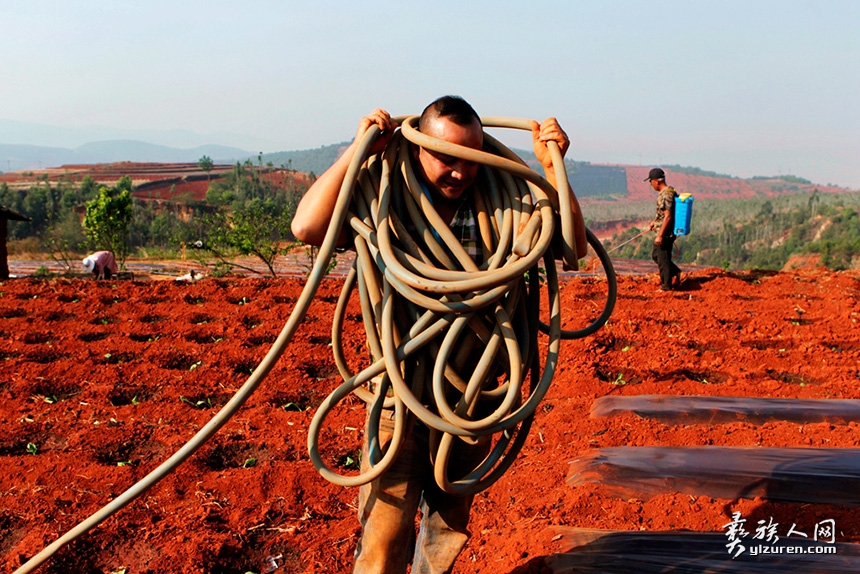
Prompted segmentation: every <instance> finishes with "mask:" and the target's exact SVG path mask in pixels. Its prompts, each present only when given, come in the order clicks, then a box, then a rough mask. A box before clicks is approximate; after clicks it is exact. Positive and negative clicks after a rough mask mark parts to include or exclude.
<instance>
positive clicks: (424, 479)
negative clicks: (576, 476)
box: [292, 96, 586, 574]
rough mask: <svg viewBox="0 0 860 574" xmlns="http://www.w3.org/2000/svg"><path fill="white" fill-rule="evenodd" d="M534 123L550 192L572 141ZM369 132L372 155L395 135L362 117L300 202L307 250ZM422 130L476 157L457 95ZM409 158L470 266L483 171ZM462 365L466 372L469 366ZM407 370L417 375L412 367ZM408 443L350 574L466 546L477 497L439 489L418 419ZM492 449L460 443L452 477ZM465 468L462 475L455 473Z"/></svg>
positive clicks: (436, 157) (374, 494) (467, 114)
mask: <svg viewBox="0 0 860 574" xmlns="http://www.w3.org/2000/svg"><path fill="white" fill-rule="evenodd" d="M532 124H533V125H532V138H533V143H534V151H535V155H536V156H537V158H538V160H539V161H540V163H541V165H542V166H544V170H545V173H546V179H547V180H548V181H549V182H550V184H552V185H553V186H555V185H556V178H555V172H554V168H553V164H552V159H551V155H550V151H549V149H548V142H556V143H557V144H558V146H559V148H560V150H561V153H562V154H564V153H565V152H566V151H567V148H568V146H569V140H568V137H567V135H566V134H565V132H564V131H563V130H562V129H561V127H560V126H559V124H558V122H557V121H556V120H555V118H550V119H547V120H545V121H544V122H543V123H541V124H538V122H532ZM374 125H375V126H377V127H378V128H379V130H380V132H381V133H380V135H379V137H378V138H377V140H376V141H375V142H374V144H373V146H372V148H371V153H372V154H379V153H380V152H382V151H383V150H384V149H385V146H386V144H387V143H388V142H389V140H391V137H392V135H393V134H394V132H395V129H396V128H397V125H396V124H395V123H394V121H392V119H391V116H390V115H389V114H388V112H386V111H385V110H381V109H377V110H374V111H373V112H371V114H369V115H368V116H366V117H364V118H362V119H361V121H360V122H359V126H358V130H357V134H356V140H355V141H354V142H353V144H352V145H351V146H350V148H349V149H347V150H346V152H345V153H344V154H343V155H342V156H341V157H340V159H338V160H337V161H336V162H335V163H334V165H332V167H330V168H329V169H328V170H327V171H326V172H325V173H324V174H322V176H320V178H319V179H317V181H316V182H315V183H314V184H313V185H312V186H311V188H310V189H309V190H308V192H307V193H306V194H305V196H304V197H303V198H302V200H301V202H300V204H299V206H298V208H297V210H296V214H295V216H294V218H293V221H292V231H293V234H294V235H295V236H296V237H297V238H298V239H300V240H302V241H304V242H305V243H309V244H311V245H320V244H321V243H322V241H323V238H324V236H325V234H326V231H327V229H328V226H329V222H330V220H331V219H332V216H333V213H334V210H335V203H336V199H337V195H338V192H339V190H340V188H341V185H342V184H343V180H344V177H345V175H346V173H347V169H348V167H349V164H350V160H351V158H352V156H353V154H354V152H355V149H356V146H357V142H358V141H359V140H360V139H361V137H362V136H363V135H364V133H365V132H366V131H367V130H368V129H369V128H370V127H371V126H374ZM418 130H419V131H420V132H421V133H422V134H426V135H429V136H433V137H435V138H437V139H438V140H442V141H444V142H449V143H452V144H457V145H460V146H464V147H467V148H472V149H475V150H481V149H482V148H483V147H484V141H483V139H484V138H483V128H482V125H481V121H480V118H479V116H478V115H477V114H476V113H475V111H474V109H472V107H471V106H470V105H469V104H468V103H467V102H466V101H465V100H463V99H461V98H459V97H454V96H445V97H442V98H439V99H438V100H436V101H434V102H433V103H431V104H430V105H429V106H427V108H426V109H425V110H424V112H423V113H422V115H421V118H420V120H419V122H418ZM410 150H411V154H410V155H411V157H410V158H409V160H410V161H411V164H412V167H413V169H414V171H415V173H416V174H417V175H418V178H419V180H420V185H421V188H422V190H423V193H424V194H425V195H426V196H427V197H428V198H429V201H430V203H431V204H432V207H433V209H435V211H436V212H437V213H438V215H439V216H440V218H441V219H442V221H444V222H446V223H447V224H448V225H449V228H450V230H451V232H452V233H453V235H454V236H455V237H456V238H457V239H458V240H459V241H460V243H461V244H462V246H463V248H464V250H465V251H466V252H467V253H468V254H469V255H470V256H471V257H472V258H473V259H476V258H478V257H479V253H480V251H481V238H480V232H479V229H478V227H479V226H478V224H477V223H476V219H477V215H476V209H475V199H474V197H473V195H474V194H473V193H472V190H473V184H475V181H476V178H478V177H479V167H480V166H479V165H478V164H477V163H476V162H472V161H467V160H464V159H461V158H457V157H454V156H452V155H447V154H445V153H442V152H439V151H432V150H429V149H426V148H424V147H419V146H417V145H414V144H411V148H410ZM572 211H573V215H574V218H573V219H574V236H575V238H576V248H575V252H576V256H577V257H580V258H581V257H583V256H584V255H585V250H586V242H585V226H584V223H583V220H582V215H581V213H580V211H579V206H578V204H577V203H576V200H575V198H574V199H573V208H572ZM409 232H410V233H414V232H415V230H414V229H410V230H409ZM346 238H347V237H346V231H345V230H342V231H341V236H340V241H339V243H340V244H345V243H346ZM466 364H467V365H471V363H470V362H469V361H466ZM408 368H412V369H414V368H415V365H413V366H411V367H408ZM408 368H407V369H408ZM410 377H414V370H413V371H412V373H409V372H407V374H406V378H407V380H408V379H409V378H410ZM392 418H393V414H392V413H391V412H387V413H383V415H382V420H381V421H380V423H379V427H380V430H379V443H380V446H381V447H382V448H383V450H384V447H385V446H386V444H387V443H388V442H389V441H390V440H391V429H392V425H393V423H392V420H391V419H392ZM365 434H366V436H365V439H366V440H365V444H364V449H363V453H362V466H363V467H364V466H365V465H366V464H368V461H369V459H370V458H371V457H370V455H369V454H368V449H369V445H368V444H367V437H368V436H369V433H368V432H366V433H365ZM406 436H407V438H406V439H405V442H404V444H403V445H402V446H401V449H400V452H399V453H398V455H397V458H396V459H395V461H394V463H393V464H392V466H391V467H389V468H388V469H387V470H386V471H385V472H383V473H382V475H381V476H379V477H378V478H376V479H375V480H373V481H372V482H371V483H369V484H365V485H364V486H362V487H361V490H360V494H359V520H360V522H361V524H362V535H361V539H360V540H359V542H358V545H357V548H356V552H355V565H354V570H353V572H357V573H362V574H364V573H370V572H374V573H376V572H380V573H403V572H405V571H406V567H407V564H408V563H409V561H410V558H412V573H413V574H426V573H431V572H432V573H442V572H450V571H451V569H452V568H453V565H454V562H455V561H456V559H457V556H458V555H459V553H460V552H461V550H462V549H463V547H464V546H465V544H466V542H467V540H468V537H469V533H468V528H467V526H468V521H469V510H470V507H471V504H472V499H473V495H466V496H457V495H453V494H449V493H447V492H444V491H443V490H442V489H440V488H439V487H438V486H437V483H436V481H434V476H433V465H432V461H431V460H430V458H431V457H430V450H431V447H430V444H431V443H432V442H433V440H434V439H433V438H432V433H431V431H429V429H428V428H427V427H426V426H425V425H424V424H423V423H422V422H421V421H415V420H414V417H413V419H412V420H411V422H410V427H409V430H408V431H407V433H406ZM490 446H491V445H490V444H489V443H488V442H486V441H477V442H475V443H474V444H466V442H464V441H458V444H457V446H456V447H455V450H454V452H453V454H452V455H451V460H450V468H451V469H452V472H454V473H458V472H460V473H461V475H462V474H464V473H466V472H468V471H469V469H470V468H473V467H474V465H475V463H476V461H477V462H480V461H481V460H483V459H484V457H485V456H487V454H488V452H489V447H490ZM470 465H471V466H470ZM463 469H465V472H461V471H463ZM419 505H420V508H421V513H422V519H421V526H420V529H419V534H418V538H417V540H414V537H415V528H414V523H415V515H416V511H417V510H418V508H419ZM413 541H414V556H412V544H413Z"/></svg>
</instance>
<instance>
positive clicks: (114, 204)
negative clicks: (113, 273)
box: [84, 176, 132, 268]
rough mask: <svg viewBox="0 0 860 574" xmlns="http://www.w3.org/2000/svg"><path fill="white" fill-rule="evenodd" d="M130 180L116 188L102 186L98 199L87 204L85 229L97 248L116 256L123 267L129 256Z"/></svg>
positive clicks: (123, 179)
mask: <svg viewBox="0 0 860 574" xmlns="http://www.w3.org/2000/svg"><path fill="white" fill-rule="evenodd" d="M131 217H132V202H131V178H130V177H129V176H124V177H123V178H122V179H120V180H119V181H118V182H117V184H116V187H106V186H102V187H100V188H99V191H98V196H97V197H96V198H95V199H93V200H92V201H90V202H88V203H87V213H86V216H85V217H84V228H85V229H86V234H87V237H89V239H90V240H91V241H92V242H93V243H95V245H96V246H97V247H98V248H100V249H104V250H107V251H111V252H113V254H114V256H115V257H116V260H117V262H118V263H119V264H120V267H123V268H124V267H125V258H126V256H127V255H128V250H129V245H128V229H129V225H130V224H131Z"/></svg>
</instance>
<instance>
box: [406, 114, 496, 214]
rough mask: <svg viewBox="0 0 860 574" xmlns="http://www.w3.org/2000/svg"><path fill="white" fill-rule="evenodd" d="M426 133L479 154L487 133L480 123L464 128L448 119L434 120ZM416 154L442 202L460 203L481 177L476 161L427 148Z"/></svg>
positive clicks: (428, 180) (422, 170)
mask: <svg viewBox="0 0 860 574" xmlns="http://www.w3.org/2000/svg"><path fill="white" fill-rule="evenodd" d="M424 133H426V134H427V135H429V136H432V137H435V138H437V139H440V140H443V141H446V142H450V143H453V144H457V145H461V146H465V147H470V148H473V149H478V150H479V149H481V147H482V145H483V143H484V132H483V130H482V129H481V125H480V124H479V123H478V122H477V121H475V122H472V123H471V124H469V125H468V126H461V125H457V124H455V123H454V122H452V121H451V120H449V119H448V118H445V117H441V118H435V119H433V120H432V121H430V122H428V125H427V126H425V129H424ZM413 153H414V155H415V157H416V159H417V160H418V164H419V167H420V169H421V172H422V175H423V176H424V181H425V182H427V183H428V184H429V185H430V186H431V187H432V188H434V190H435V191H436V192H438V193H439V194H440V195H441V196H442V198H444V199H446V200H449V201H454V200H457V199H459V198H460V196H462V195H463V192H464V191H466V189H468V188H469V186H471V185H472V183H473V182H474V181H475V176H477V174H478V164H477V163H475V162H473V161H466V160H463V159H459V158H456V157H453V156H450V155H446V154H443V153H439V152H435V151H431V150H427V149H424V148H418V150H417V152H413Z"/></svg>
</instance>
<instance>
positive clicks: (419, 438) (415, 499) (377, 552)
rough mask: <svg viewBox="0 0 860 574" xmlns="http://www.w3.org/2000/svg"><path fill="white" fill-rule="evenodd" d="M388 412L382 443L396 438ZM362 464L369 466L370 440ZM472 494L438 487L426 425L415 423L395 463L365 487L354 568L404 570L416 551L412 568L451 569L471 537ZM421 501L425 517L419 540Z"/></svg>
mask: <svg viewBox="0 0 860 574" xmlns="http://www.w3.org/2000/svg"><path fill="white" fill-rule="evenodd" d="M386 414H387V413H386ZM386 414H384V415H383V421H382V422H381V423H380V427H382V428H381V429H380V433H379V434H380V436H379V442H380V445H381V446H383V447H384V446H385V445H387V444H388V443H389V442H390V441H391V437H392V431H393V421H391V420H390V418H387V417H386ZM479 460H480V459H479ZM362 467H363V469H364V470H366V469H367V467H369V463H368V456H367V444H366V443H365V446H364V451H363V455H362ZM422 494H423V498H422ZM472 498H473V497H459V496H451V495H449V494H447V493H444V492H442V491H441V490H439V488H438V487H437V486H436V483H435V480H434V478H433V469H432V466H431V465H430V460H429V454H428V431H427V428H426V427H424V426H423V425H421V424H420V423H419V424H416V425H415V427H414V428H412V429H410V431H409V432H407V433H406V435H405V440H404V444H403V446H402V447H401V451H400V453H399V454H398V456H397V459H396V460H395V461H394V463H393V464H392V466H391V467H390V468H389V469H388V470H387V471H386V472H384V473H383V474H382V476H380V477H379V478H377V479H376V480H375V481H373V482H372V483H370V484H366V485H364V486H362V487H361V489H360V492H359V504H358V515H359V521H360V522H361V525H362V534H361V539H360V540H359V542H358V546H357V548H356V551H355V563H354V566H353V573H354V574H394V573H396V574H402V573H404V572H406V566H407V564H408V563H409V561H410V558H412V557H413V553H414V560H413V564H412V573H413V574H431V573H432V574H437V573H439V574H441V573H445V572H450V571H451V568H452V567H453V564H454V562H455V561H456V559H457V556H458V555H459V554H460V552H461V551H462V549H463V546H465V544H466V542H467V540H468V538H469V535H468V530H467V526H468V522H469V510H470V508H471V503H472ZM419 504H420V505H421V511H422V521H421V528H420V533H419V535H418V540H417V542H416V541H415V516H416V511H417V510H418V506H419Z"/></svg>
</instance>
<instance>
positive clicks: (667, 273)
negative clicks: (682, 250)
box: [651, 239, 681, 289]
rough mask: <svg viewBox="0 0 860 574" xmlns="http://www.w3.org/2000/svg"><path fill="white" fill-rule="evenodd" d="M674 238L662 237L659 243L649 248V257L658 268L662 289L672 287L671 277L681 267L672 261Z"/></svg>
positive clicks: (679, 270)
mask: <svg viewBox="0 0 860 574" xmlns="http://www.w3.org/2000/svg"><path fill="white" fill-rule="evenodd" d="M674 245H675V240H674V239H671V240H670V239H664V240H663V243H661V244H660V245H656V244H655V245H654V247H653V248H652V249H651V259H652V260H653V261H654V263H656V264H657V269H659V270H660V286H661V287H662V288H663V289H671V288H672V277H674V276H675V275H677V274H679V273H680V272H681V269H680V268H679V267H678V266H677V265H675V263H674V262H673V261H672V248H673V247H674Z"/></svg>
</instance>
